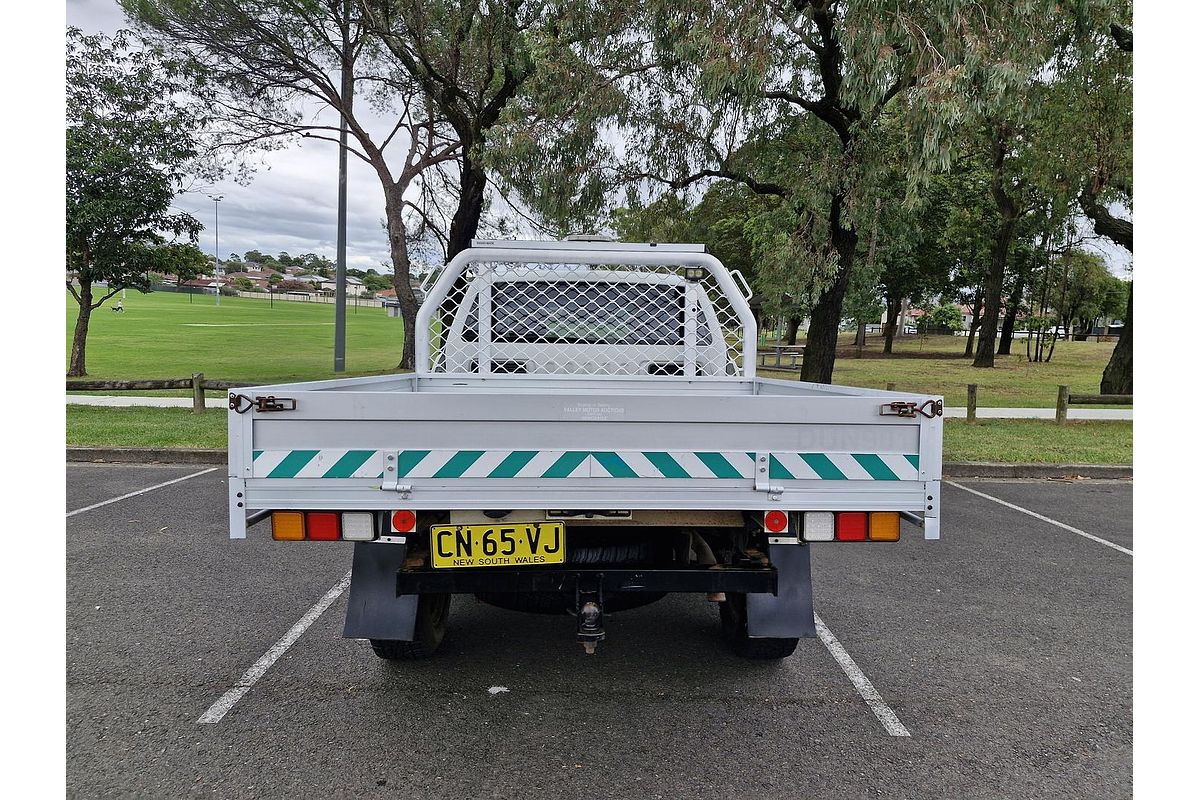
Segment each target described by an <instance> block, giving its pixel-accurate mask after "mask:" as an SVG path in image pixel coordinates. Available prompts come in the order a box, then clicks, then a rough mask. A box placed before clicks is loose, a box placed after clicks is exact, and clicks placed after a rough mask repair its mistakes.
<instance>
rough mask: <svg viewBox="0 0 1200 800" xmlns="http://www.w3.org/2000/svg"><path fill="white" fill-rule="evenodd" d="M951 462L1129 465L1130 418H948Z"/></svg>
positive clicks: (71, 432)
mask: <svg viewBox="0 0 1200 800" xmlns="http://www.w3.org/2000/svg"><path fill="white" fill-rule="evenodd" d="M67 444H69V445H93V446H104V447H206V448H218V449H220V448H224V447H225V413H224V412H223V411H218V410H209V411H207V412H205V413H204V414H193V413H192V411H191V410H190V409H186V408H106V407H100V406H78V405H69V406H67ZM945 459H946V460H947V461H994V462H1001V463H1009V464H1023V463H1043V464H1129V463H1131V462H1132V459H1133V424H1132V423H1130V422H1093V421H1088V422H1072V423H1070V424H1068V425H1066V426H1062V427H1060V426H1058V425H1055V424H1054V423H1053V422H1048V421H1045V420H981V421H979V422H978V423H976V424H974V425H968V424H967V423H966V422H965V421H964V420H958V419H950V420H946V430H945Z"/></svg>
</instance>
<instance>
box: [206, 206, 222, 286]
mask: <svg viewBox="0 0 1200 800" xmlns="http://www.w3.org/2000/svg"><path fill="white" fill-rule="evenodd" d="M224 198H225V195H223V194H218V195H211V194H210V195H209V196H208V199H209V200H212V201H213V240H214V241H213V250H214V253H213V254H214V255H215V256H216V257H217V307H218V308H219V307H220V305H221V201H222V200H223V199H224Z"/></svg>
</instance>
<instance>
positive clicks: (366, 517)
mask: <svg viewBox="0 0 1200 800" xmlns="http://www.w3.org/2000/svg"><path fill="white" fill-rule="evenodd" d="M342 538H343V539H346V540H348V541H351V542H369V541H372V540H373V539H374V538H375V515H374V514H372V513H371V512H369V511H343V512H342Z"/></svg>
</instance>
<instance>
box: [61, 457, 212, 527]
mask: <svg viewBox="0 0 1200 800" xmlns="http://www.w3.org/2000/svg"><path fill="white" fill-rule="evenodd" d="M216 469H217V467H209V468H208V469H202V470H200V471H199V472H193V473H192V474H191V475H184V476H183V477H182V478H175V479H174V480H170V481H163V482H162V483H156V484H154V485H153V486H147V487H146V488H145V489H138V490H137V491H136V492H129V493H127V494H123V495H121V496H120V497H114V498H112V499H111V500H103V501H101V502H99V503H92V504H91V505H90V506H84V507H83V508H77V509H75V510H74V511H68V512H67V516H68V517H73V516H75V515H76V514H82V513H83V512H85V511H91V510H92V509H93V508H100V507H102V506H107V505H111V504H113V503H116V502H118V501H120V500H125V499H128V498H130V497H137V496H138V495H139V494H146V492H153V491H154V490H155V489H161V488H163V487H164V486H170V485H172V484H175V483H179V482H181V481H186V480H187V479H188V478H195V477H197V476H199V475H207V474H208V473H210V472H214V471H216Z"/></svg>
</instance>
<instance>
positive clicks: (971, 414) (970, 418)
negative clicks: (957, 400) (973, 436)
mask: <svg viewBox="0 0 1200 800" xmlns="http://www.w3.org/2000/svg"><path fill="white" fill-rule="evenodd" d="M978 389H979V386H978V385H977V384H974V383H968V384H967V422H974V421H975V399H976V398H975V395H976V391H977V390H978Z"/></svg>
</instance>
